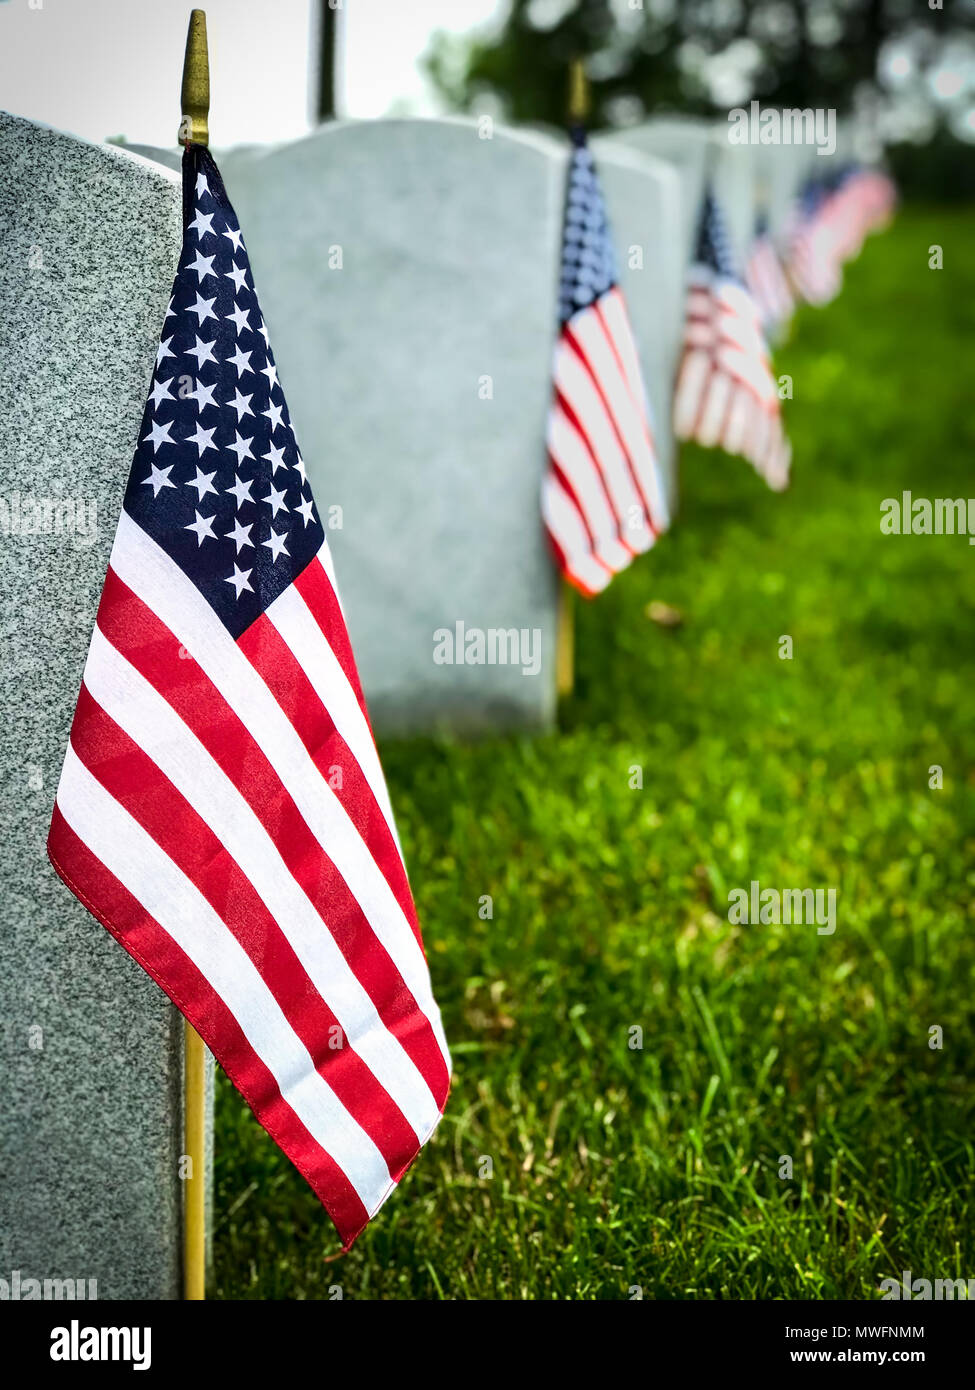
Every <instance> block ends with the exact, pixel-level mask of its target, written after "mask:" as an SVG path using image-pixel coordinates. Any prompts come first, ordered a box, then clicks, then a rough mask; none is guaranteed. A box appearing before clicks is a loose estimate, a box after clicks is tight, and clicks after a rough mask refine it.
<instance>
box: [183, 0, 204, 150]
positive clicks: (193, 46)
mask: <svg viewBox="0 0 975 1390" xmlns="http://www.w3.org/2000/svg"><path fill="white" fill-rule="evenodd" d="M179 98H180V109H181V110H182V113H183V119H182V120H181V121H180V124H179V137H178V138H179V143H180V144H181V145H209V143H210V127H209V126H208V125H207V116H208V115H209V114H210V59H209V56H208V54H207V17H206V14H205V13H204V11H203V10H191V11H190V27H189V29H187V31H186V57H185V58H184V59H183V85H182V87H181V88H180V93H179Z"/></svg>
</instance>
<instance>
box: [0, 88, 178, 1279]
mask: <svg viewBox="0 0 975 1390" xmlns="http://www.w3.org/2000/svg"><path fill="white" fill-rule="evenodd" d="M0 163H2V178H0V223H2V227H3V236H2V245H0V323H2V329H0V343H2V352H3V360H4V373H3V386H2V406H0V408H2V411H3V420H4V445H3V482H2V490H0V572H2V589H3V658H4V661H3V693H4V701H3V703H4V727H3V745H2V754H0V759H2V760H0V774H2V776H0V783H2V805H3V825H4V833H3V837H2V840H0V855H2V860H0V873H2V878H3V885H4V893H3V899H2V908H0V912H2V923H0V1038H2V1059H3V1061H2V1075H3V1081H2V1088H0V1152H2V1165H3V1181H2V1183H0V1278H3V1279H5V1280H7V1281H8V1285H9V1282H10V1280H11V1278H12V1276H13V1274H14V1272H15V1271H18V1272H19V1278H20V1280H21V1281H23V1280H26V1279H37V1280H40V1281H44V1280H63V1279H71V1280H83V1281H85V1289H86V1291H88V1292H90V1285H89V1284H88V1281H90V1280H94V1281H95V1287H96V1292H97V1297H99V1298H103V1299H104V1298H135V1299H158V1298H174V1297H178V1296H179V1294H180V1286H181V1270H180V1266H181V1259H180V1250H181V1205H182V1202H181V1199H182V1193H181V1182H180V1179H179V1159H180V1155H181V1150H182V1047H183V1024H182V1019H181V1017H180V1015H179V1013H178V1012H177V1011H176V1010H175V1009H174V1008H173V1006H172V1005H171V1004H170V1003H169V1001H168V999H167V998H166V996H165V995H164V994H163V993H162V991H161V990H160V989H159V988H158V987H157V986H156V985H155V984H154V983H153V982H152V980H151V979H150V978H149V976H148V975H146V974H145V972H144V971H143V970H142V969H141V968H140V967H139V966H138V965H137V964H136V962H135V961H134V960H132V959H131V958H130V957H129V956H128V955H127V954H126V952H125V951H123V950H122V949H121V947H120V946H118V945H117V944H116V942H115V941H113V940H112V938H111V936H110V935H109V933H108V932H107V931H106V930H105V929H104V928H103V927H102V926H100V925H99V924H98V923H97V922H96V921H95V919H94V918H93V917H91V916H89V914H88V913H87V912H86V910H85V908H84V907H83V906H82V905H81V903H80V902H79V901H78V900H77V899H76V898H75V897H74V896H73V895H72V894H71V893H70V892H69V890H68V889H67V888H66V887H65V886H64V885H63V884H62V883H61V882H60V881H59V880H58V878H57V877H56V876H55V874H54V871H53V870H52V869H51V867H50V865H49V863H48V860H47V856H46V852H45V841H46V838H47V830H48V825H49V823H50V819H51V809H52V805H53V800H54V793H55V790H56V787H57V780H58V776H59V773H60V768H61V763H62V760H63V757H64V749H65V744H66V741H67V736H68V730H69V727H70V724H71V718H72V715H73V712H74V705H75V701H76V699H77V695H78V690H79V686H80V682H81V674H82V670H83V667H84V662H85V654H86V651H87V647H88V641H89V637H90V634H91V629H92V625H93V621H94V615H95V609H96V606H97V603H98V598H99V594H100V592H101V587H102V582H103V579H104V576H105V570H106V565H107V561H108V554H109V550H110V547H111V543H112V537H113V535H114V531H115V524H116V520H117V517H118V511H119V507H120V505H121V497H122V492H123V489H124V486H125V481H126V478H127V475H128V470H129V465H130V462H131V458H132V453H133V448H134V444H135V439H136V433H137V430H138V426H139V422H140V420H141V416H142V409H143V406H144V403H145V394H146V391H147V389H148V383H149V379H150V373H151V369H152V365H153V361H154V358H155V354H156V348H157V344H158V339H159V331H160V327H161V325H162V322H163V315H164V313H165V310H166V305H167V302H168V298H169V294H170V290H171V286H172V279H173V273H174V269H175V265H176V260H177V257H178V252H179V243H180V237H181V195H180V187H179V182H178V180H177V179H176V178H175V176H174V175H173V174H172V173H169V172H167V171H164V170H161V169H160V168H158V167H157V166H154V165H151V164H149V163H148V162H146V161H140V160H134V159H132V158H130V157H128V156H126V155H123V154H121V153H119V152H117V151H114V150H112V149H110V148H106V147H99V146H95V145H90V144H86V143H84V142H82V141H80V140H76V139H74V138H73V137H71V136H68V135H65V134H61V133H59V132H57V131H54V130H51V129H48V128H46V127H43V126H39V125H36V124H34V123H32V122H29V121H25V120H21V119H19V118H16V117H12V116H7V115H0ZM40 1287H41V1288H42V1289H43V1287H44V1286H43V1282H42V1284H41V1286H40ZM21 1296H22V1297H23V1296H26V1295H25V1294H23V1293H22V1294H21ZM80 1296H82V1297H83V1296H85V1295H84V1293H82V1294H81V1295H80Z"/></svg>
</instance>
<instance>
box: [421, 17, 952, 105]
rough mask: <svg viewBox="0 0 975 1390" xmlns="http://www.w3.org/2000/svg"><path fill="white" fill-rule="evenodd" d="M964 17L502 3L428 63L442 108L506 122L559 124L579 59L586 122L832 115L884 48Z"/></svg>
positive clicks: (441, 46) (433, 52)
mask: <svg viewBox="0 0 975 1390" xmlns="http://www.w3.org/2000/svg"><path fill="white" fill-rule="evenodd" d="M931 3H936V0H931ZM973 19H975V6H973V4H972V0H943V8H934V9H932V8H931V6H930V4H929V3H928V0H510V4H509V10H508V13H507V17H506V18H505V20H504V22H503V24H502V26H501V28H500V31H499V32H497V33H496V34H495V35H493V36H491V37H488V38H478V37H475V38H473V39H469V38H466V39H463V40H460V41H458V40H457V39H456V38H451V37H450V36H447V35H442V34H440V35H437V36H436V38H435V40H434V42H433V44H432V46H431V49H430V51H429V53H428V55H427V66H428V70H429V72H430V74H431V76H432V78H433V80H434V82H435V83H436V85H437V86H438V88H439V90H440V91H441V93H442V94H443V95H444V96H445V98H446V99H447V101H448V103H449V104H450V105H451V106H453V107H455V108H457V109H460V110H469V109H471V108H472V107H473V106H474V105H475V104H483V102H484V100H485V98H486V97H488V96H490V95H493V96H494V97H495V98H496V99H497V100H498V102H499V104H500V107H501V110H502V111H503V113H504V115H505V116H506V117H507V118H508V119H510V120H515V121H519V120H522V121H524V120H532V121H547V122H552V123H561V122H562V121H563V119H564V114H565V102H566V67H567V64H568V62H569V60H570V59H571V58H572V57H573V56H575V55H580V56H583V57H585V58H586V60H587V71H588V73H589V76H590V80H591V84H592V102H593V110H592V121H591V123H592V124H593V125H594V126H601V125H617V124H620V123H622V122H626V121H636V120H640V119H642V117H643V116H644V115H646V114H647V113H648V112H652V111H660V110H665V109H680V110H682V111H691V112H698V113H701V114H708V113H714V112H717V111H719V110H727V109H728V107H729V106H738V105H742V104H745V103H747V101H748V100H749V99H750V98H752V97H757V98H759V99H760V100H761V101H762V102H764V103H767V104H769V105H784V106H802V107H805V106H833V107H836V108H837V109H839V110H841V111H842V110H848V109H849V108H850V106H851V104H852V101H853V98H854V94H855V93H856V91H857V89H858V87H860V86H861V85H862V84H864V83H871V82H874V81H875V80H876V76H877V61H878V54H879V52H880V50H881V47H882V45H883V44H884V42H885V41H886V40H887V39H890V38H893V37H895V36H897V35H903V34H909V33H912V32H915V31H916V32H917V33H919V34H920V33H922V31H923V30H924V29H931V30H934V31H935V32H937V31H938V30H939V29H940V32H941V34H942V35H945V34H948V33H957V32H958V30H959V28H960V27H968V28H971V27H972V25H973Z"/></svg>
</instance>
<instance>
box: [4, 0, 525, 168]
mask: <svg viewBox="0 0 975 1390" xmlns="http://www.w3.org/2000/svg"><path fill="white" fill-rule="evenodd" d="M191 8H192V5H191V4H189V3H184V0H0V106H2V107H3V108H4V110H7V111H11V112H13V113H15V114H16V115H18V116H28V117H30V118H31V119H32V120H36V121H43V122H45V123H46V124H48V125H53V126H57V127H59V128H60V129H62V130H68V131H71V132H72V134H75V135H80V136H83V137H84V138H86V139H89V140H103V139H104V138H105V137H106V136H109V135H119V134H123V135H125V136H126V137H127V138H128V139H129V140H130V141H133V142H138V143H142V144H151V145H175V143H176V130H177V127H178V125H179V86H180V76H181V72H182V66H183V49H184V46H185V43H186V26H187V22H188V19H189V13H190V10H191ZM202 8H204V9H205V10H206V16H207V30H208V34H209V41H210V135H211V140H212V142H213V144H214V145H215V146H217V148H219V147H220V146H227V145H236V144H241V143H249V142H252V141H253V142H259V143H260V142H265V141H276V140H287V139H292V138H294V137H295V136H298V135H301V134H303V133H304V132H305V131H306V130H307V129H308V128H309V112H310V106H311V90H310V81H309V79H310V43H309V35H310V33H311V26H312V11H313V9H315V10H316V11H317V6H316V5H313V0H209V3H206V2H205V3H204V4H203V6H202ZM505 8H506V5H505V4H504V0H342V4H341V15H340V25H341V50H340V57H339V88H338V104H339V114H340V115H344V116H360V117H368V116H380V115H383V114H384V113H385V112H387V111H389V110H391V109H395V110H396V111H398V112H400V113H402V112H409V113H410V114H415V115H429V114H433V113H435V112H437V111H438V110H439V109H440V108H439V105H438V102H437V99H436V96H435V93H434V92H433V91H432V89H431V87H430V84H429V82H428V81H427V79H426V77H425V75H424V74H423V73H422V72H421V71H420V69H419V67H418V65H417V64H418V60H419V58H420V56H421V55H422V53H423V52H424V50H425V49H426V47H427V44H428V43H429V40H430V38H431V36H432V34H433V32H434V30H436V29H446V30H449V31H452V32H454V33H463V32H464V31H466V30H468V29H472V28H475V27H477V26H479V25H482V24H484V22H485V21H489V20H491V19H492V18H493V17H494V16H496V15H498V14H499V13H503V12H504V10H505Z"/></svg>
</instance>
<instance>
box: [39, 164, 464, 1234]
mask: <svg viewBox="0 0 975 1390" xmlns="http://www.w3.org/2000/svg"><path fill="white" fill-rule="evenodd" d="M183 179H184V208H185V209H186V226H185V234H184V243H183V250H182V255H181V258H180V262H179V268H178V271H177V275H176V281H175V284H174V286H173V296H172V300H171V302H170V305H169V309H168V311H167V313H166V319H165V324H164V327H163V333H162V341H161V343H160V345H159V353H158V357H157V365H156V369H155V372H154V375H153V380H152V388H151V391H150V394H149V400H148V402H147V405H146V409H145V414H144V416H143V421H142V426H141V428H140V430H139V439H138V445H137V448H136V453H135V458H134V461H133V464H132V469H131V472H130V474H129V480H128V486H127V488H126V491H125V496H124V500H123V508H122V514H121V517H120V520H119V524H118V531H117V533H116V537H115V543H114V547H113V549H112V552H111V558H110V562H109V570H108V575H107V578H106V580H105V587H104V591H103V593H102V598H101V603H100V605H99V608H98V613H97V617H96V624H95V630H94V633H93V636H92V641H91V648H90V651H89V654H88V661H87V664H86V666H85V670H84V676H83V682H82V686H81V695H80V697H79V700H78V706H77V711H76V713H75V718H74V723H73V726H72V729H71V738H70V743H69V746H68V750H67V753H66V755H65V761H64V769H63V771H62V774H61V781H60V785H59V787H58V793H57V801H56V806H55V810H54V815H53V820H52V824H51V832H50V837H49V842H48V848H49V853H50V856H51V860H52V862H53V864H54V867H55V869H56V870H57V872H58V873H59V874H60V875H61V877H62V878H63V879H64V881H65V882H66V883H67V884H68V886H69V887H70V888H71V889H72V890H73V892H74V893H75V894H76V895H77V896H78V897H79V898H80V899H81V901H82V902H83V903H84V904H85V906H86V907H88V909H89V910H90V911H91V912H92V913H94V915H95V916H96V917H97V918H98V919H99V920H100V921H101V922H103V923H104V925H105V926H106V927H107V928H108V929H109V931H110V932H111V933H112V934H113V936H115V937H116V938H117V939H118V940H119V941H120V942H121V944H122V945H123V946H124V947H125V949H126V950H127V951H128V952H129V953H130V954H131V955H132V956H134V957H135V959H136V960H137V961H138V962H139V963H140V964H141V965H142V966H143V967H144V968H145V969H146V970H147V971H148V972H149V974H150V975H151V976H152V977H153V979H155V980H156V981H157V982H158V983H159V984H160V985H161V986H162V988H163V989H164V990H165V991H166V993H167V994H168V995H169V996H170V998H171V999H172V1000H173V1002H174V1003H175V1004H176V1005H177V1006H178V1007H179V1008H180V1009H181V1010H182V1012H183V1013H184V1014H185V1015H186V1017H187V1018H188V1019H189V1021H190V1023H191V1024H192V1025H193V1027H194V1028H195V1029H196V1030H197V1031H198V1032H199V1033H200V1035H201V1036H202V1038H203V1040H204V1041H205V1042H206V1044H207V1046H208V1047H209V1048H210V1049H211V1051H212V1052H213V1053H214V1054H215V1056H216V1057H217V1060H218V1061H219V1062H220V1064H221V1065H222V1066H223V1068H224V1069H225V1071H226V1072H227V1074H228V1075H229V1076H230V1078H231V1079H232V1081H233V1082H234V1084H235V1085H236V1086H237V1088H238V1090H239V1091H240V1092H241V1093H242V1095H243V1096H244V1098H245V1099H246V1100H247V1102H248V1103H249V1105H250V1106H251V1107H252V1109H253V1110H254V1112H255V1114H256V1115H257V1117H258V1119H259V1120H260V1122H261V1124H262V1125H263V1126H264V1128H265V1129H266V1130H267V1131H268V1132H269V1134H271V1136H272V1137H273V1138H274V1139H275V1141H276V1142H277V1143H278V1144H279V1145H280V1147H281V1148H282V1149H283V1150H284V1152H285V1153H286V1154H287V1155H288V1157H289V1158H290V1159H291V1160H292V1161H293V1162H294V1163H295V1165H296V1166H297V1167H298V1168H299V1169H300V1171H301V1172H302V1173H303V1175H304V1176H305V1178H307V1180H308V1182H309V1183H310V1184H311V1186H312V1187H313V1188H314V1190H315V1192H316V1193H317V1194H318V1196H319V1198H320V1199H321V1201H322V1202H323V1204H324V1205H325V1207H326V1209H327V1210H328V1212H329V1213H330V1215H331V1216H332V1218H333V1220H334V1221H335V1224H336V1226H337V1228H338V1231H339V1233H340V1235H341V1238H342V1242H343V1244H344V1245H345V1246H346V1247H348V1246H349V1245H350V1244H351V1242H352V1241H353V1240H354V1239H355V1237H356V1235H357V1234H358V1233H359V1232H360V1231H361V1230H362V1228H363V1226H364V1225H365V1224H366V1222H367V1221H368V1220H369V1218H370V1217H371V1216H372V1215H373V1214H374V1213H375V1212H376V1211H377V1210H378V1208H379V1207H380V1206H381V1205H382V1203H383V1202H384V1200H385V1199H386V1198H387V1197H388V1196H389V1194H390V1192H391V1191H392V1189H393V1188H394V1186H395V1184H396V1183H397V1181H398V1180H399V1178H400V1177H401V1176H402V1174H403V1172H404V1171H405V1169H406V1168H407V1167H408V1165H409V1164H410V1163H411V1161H412V1160H413V1158H414V1157H415V1156H416V1154H417V1153H418V1151H419V1149H420V1147H421V1145H422V1144H423V1143H424V1141H425V1140H426V1139H428V1138H429V1136H430V1134H431V1133H432V1131H433V1130H434V1128H435V1126H436V1124H437V1122H438V1120H439V1119H440V1115H441V1111H442V1109H443V1106H444V1103H445V1100H446V1096H447V1089H448V1081H449V1065H450V1064H449V1057H448V1053H447V1046H446V1042H445V1039H444V1035H443V1030H442V1027H441V1022H440V1015H439V1012H438V1009H437V1005H436V1003H435V1001H434V998H433V994H432V992H431V987H430V978H429V973H428V970H427V964H426V960H425V957H424V953H423V946H422V942H421V939H420V929H419V926H418V924H417V919H416V913H415V911H414V906H413V899H412V896H411V893H410V888H409V884H408V882H407V877H406V871H405V868H404V865H403V860H402V857H401V853H400V848H399V843H398V840H397V835H396V829H395V826H394V822H393V814H392V810H391V808H390V803H389V798H388V796H387V792H386V786H385V782H384V779H383V773H382V769H381V767H380V765H379V758H378V756H377V753H376V747H375V743H374V741H373V737H372V732H371V729H370V725H369V720H368V715H367V713H366V706H365V701H364V700H363V696H362V690H361V688H360V685H359V679H358V676H357V674H356V667H355V662H354V660H353V656H352V650H351V647H350V645H349V637H348V634H347V632H346V627H345V622H344V620H343V616H342V610H341V607H340V604H339V599H338V593H337V589H336V585H335V578H334V574H333V572H332V565H331V560H330V557H329V551H328V546H327V543H326V540H325V534H324V531H323V529H322V525H321V522H320V519H319V516H318V513H317V511H316V508H315V502H314V499H313V497H312V493H311V489H310V487H309V484H308V479H307V477H306V474H305V466H304V463H303V461H302V458H301V454H300V453H299V451H298V447H297V445H296V443H295V437H294V434H293V432H292V428H291V421H290V417H289V415H288V408H287V405H286V404H285V400H284V396H283V394H282V390H281V385H280V382H279V381H278V374H277V369H276V367H275V364H274V358H273V356H272V354H271V350H270V347H269V345H268V334H267V330H266V328H265V325H264V321H263V318H262V316H261V310H260V307H259V305H258V301H257V296H256V294H255V292H254V284H253V279H252V277H251V271H250V266H249V264H248V259H247V253H246V250H245V248H244V244H243V241H242V239H241V233H240V228H239V226H238V223H237V218H236V216H235V215H234V211H233V209H232V207H231V205H230V203H229V201H228V199H227V196H226V193H225V191H224V188H223V184H222V182H221V179H220V175H219V173H218V171H217V168H216V165H215V164H214V162H213V160H212V158H211V157H210V156H209V154H208V153H207V152H206V151H205V150H203V149H201V148H199V147H196V146H191V147H189V148H188V149H187V151H186V153H185V155H184V160H183Z"/></svg>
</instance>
